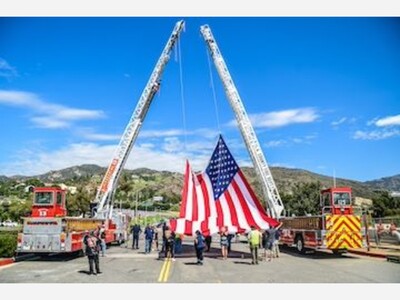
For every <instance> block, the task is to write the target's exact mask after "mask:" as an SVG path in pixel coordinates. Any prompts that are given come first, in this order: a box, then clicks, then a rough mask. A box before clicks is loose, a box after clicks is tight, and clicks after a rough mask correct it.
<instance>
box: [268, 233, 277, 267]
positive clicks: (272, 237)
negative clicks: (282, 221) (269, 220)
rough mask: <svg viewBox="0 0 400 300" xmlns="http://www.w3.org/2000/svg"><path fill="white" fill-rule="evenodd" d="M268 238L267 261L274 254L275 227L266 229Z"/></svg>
mask: <svg viewBox="0 0 400 300" xmlns="http://www.w3.org/2000/svg"><path fill="white" fill-rule="evenodd" d="M267 232H268V240H267V252H268V261H271V260H272V257H274V254H275V248H274V247H275V246H274V245H275V234H276V228H274V227H270V228H269V229H268V230H267Z"/></svg>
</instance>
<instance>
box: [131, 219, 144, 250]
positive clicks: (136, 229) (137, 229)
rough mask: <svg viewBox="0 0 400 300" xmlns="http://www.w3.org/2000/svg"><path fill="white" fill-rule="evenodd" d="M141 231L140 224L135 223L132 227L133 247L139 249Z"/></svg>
mask: <svg viewBox="0 0 400 300" xmlns="http://www.w3.org/2000/svg"><path fill="white" fill-rule="evenodd" d="M141 232H142V229H141V228H140V225H139V224H138V223H135V225H133V227H132V249H139V235H140V233H141Z"/></svg>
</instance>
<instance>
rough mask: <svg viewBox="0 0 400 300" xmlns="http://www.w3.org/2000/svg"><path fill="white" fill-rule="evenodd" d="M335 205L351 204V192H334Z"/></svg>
mask: <svg viewBox="0 0 400 300" xmlns="http://www.w3.org/2000/svg"><path fill="white" fill-rule="evenodd" d="M333 204H334V205H350V204H351V200H350V194H349V193H334V194H333Z"/></svg>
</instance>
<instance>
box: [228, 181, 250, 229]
mask: <svg viewBox="0 0 400 300" xmlns="http://www.w3.org/2000/svg"><path fill="white" fill-rule="evenodd" d="M227 191H228V192H229V195H230V196H231V198H232V203H233V205H234V207H235V211H236V215H237V217H238V222H239V226H240V228H243V229H250V225H249V224H248V223H247V219H246V216H245V215H244V212H243V208H242V205H241V204H240V200H239V198H238V196H237V195H236V192H235V190H234V188H233V187H232V185H229V187H228V189H227Z"/></svg>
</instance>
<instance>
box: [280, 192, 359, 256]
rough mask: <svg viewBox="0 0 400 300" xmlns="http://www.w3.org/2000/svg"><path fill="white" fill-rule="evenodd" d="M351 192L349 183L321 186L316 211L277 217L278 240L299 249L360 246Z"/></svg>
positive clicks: (338, 250)
mask: <svg viewBox="0 0 400 300" xmlns="http://www.w3.org/2000/svg"><path fill="white" fill-rule="evenodd" d="M351 192H352V191H351V188H350V187H334V188H329V189H325V190H322V191H321V197H320V208H321V214H320V215H315V216H296V217H283V218H281V219H280V221H282V223H283V225H282V227H281V230H282V234H281V238H280V243H281V244H282V245H287V246H295V247H296V248H297V251H298V252H300V253H305V252H306V251H307V249H309V250H318V249H327V250H332V252H333V253H335V254H341V253H345V252H347V250H348V249H349V248H352V249H357V248H362V247H364V246H365V245H364V232H363V231H362V228H361V217H360V216H357V215H355V214H354V210H353V206H352V201H351V199H352V198H351Z"/></svg>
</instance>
